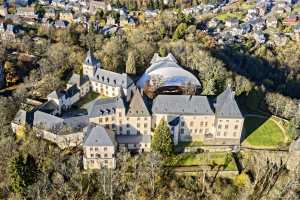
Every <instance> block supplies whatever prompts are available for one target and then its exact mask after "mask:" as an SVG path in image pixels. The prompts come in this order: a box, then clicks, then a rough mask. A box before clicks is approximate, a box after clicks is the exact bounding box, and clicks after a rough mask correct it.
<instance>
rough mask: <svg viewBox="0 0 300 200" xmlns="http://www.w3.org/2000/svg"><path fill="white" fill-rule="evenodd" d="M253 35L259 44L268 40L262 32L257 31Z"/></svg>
mask: <svg viewBox="0 0 300 200" xmlns="http://www.w3.org/2000/svg"><path fill="white" fill-rule="evenodd" d="M253 37H254V39H255V40H256V42H257V43H259V44H263V43H265V42H266V37H265V35H264V34H263V33H262V32H255V33H254V34H253Z"/></svg>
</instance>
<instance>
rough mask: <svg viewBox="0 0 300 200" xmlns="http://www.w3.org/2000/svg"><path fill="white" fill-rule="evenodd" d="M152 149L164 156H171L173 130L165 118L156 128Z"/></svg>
mask: <svg viewBox="0 0 300 200" xmlns="http://www.w3.org/2000/svg"><path fill="white" fill-rule="evenodd" d="M151 149H152V150H153V151H154V152H159V153H161V154H162V155H164V156H170V155H171V154H172V151H173V142H172V138H171V131H170V129H169V127H168V126H167V123H166V121H165V120H164V119H162V120H161V121H160V122H159V125H158V126H157V127H156V128H155V130H154V135H153V137H152V140H151Z"/></svg>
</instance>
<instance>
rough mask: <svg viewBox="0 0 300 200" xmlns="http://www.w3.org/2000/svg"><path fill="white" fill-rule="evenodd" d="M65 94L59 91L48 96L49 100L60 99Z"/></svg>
mask: <svg viewBox="0 0 300 200" xmlns="http://www.w3.org/2000/svg"><path fill="white" fill-rule="evenodd" d="M63 95H64V94H63V93H62V92H60V91H58V90H54V91H53V92H51V93H50V94H48V96H47V97H48V98H53V99H60V98H61V97H62V96H63Z"/></svg>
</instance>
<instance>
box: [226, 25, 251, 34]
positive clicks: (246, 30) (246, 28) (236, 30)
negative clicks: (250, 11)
mask: <svg viewBox="0 0 300 200" xmlns="http://www.w3.org/2000/svg"><path fill="white" fill-rule="evenodd" d="M250 31H251V26H250V24H249V23H247V22H245V23H243V24H240V25H239V27H235V28H233V29H231V33H232V35H234V36H237V35H244V34H246V33H249V32H250Z"/></svg>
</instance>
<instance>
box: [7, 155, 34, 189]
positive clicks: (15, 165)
mask: <svg viewBox="0 0 300 200" xmlns="http://www.w3.org/2000/svg"><path fill="white" fill-rule="evenodd" d="M9 173H10V179H11V187H12V189H13V190H14V191H15V192H17V193H19V194H24V193H25V192H26V189H27V187H28V186H29V185H32V184H33V183H34V182H35V181H36V178H37V173H38V170H37V166H36V162H35V160H34V158H33V157H32V156H31V155H27V156H23V154H22V153H21V154H19V155H18V156H17V157H15V158H13V159H12V160H11V162H10V165H9Z"/></svg>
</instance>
